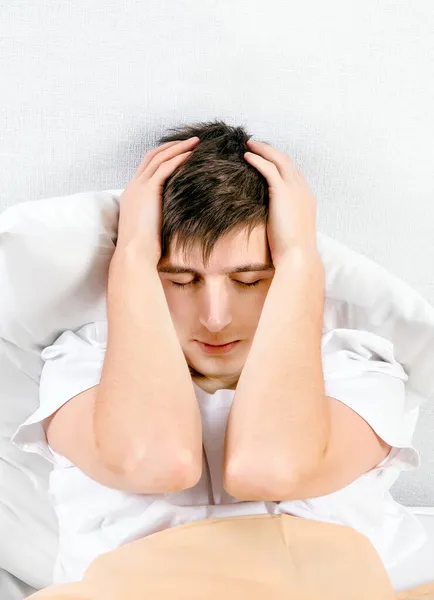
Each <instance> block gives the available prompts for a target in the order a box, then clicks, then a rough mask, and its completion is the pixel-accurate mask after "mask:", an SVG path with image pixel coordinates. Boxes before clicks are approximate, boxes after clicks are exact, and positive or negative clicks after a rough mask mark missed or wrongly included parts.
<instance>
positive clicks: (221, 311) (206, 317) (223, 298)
mask: <svg viewBox="0 0 434 600" xmlns="http://www.w3.org/2000/svg"><path fill="white" fill-rule="evenodd" d="M203 293H204V296H203V301H202V306H201V309H200V322H201V324H202V325H203V326H204V327H206V328H207V329H208V331H211V332H217V331H220V330H221V329H224V328H225V327H226V326H227V325H229V323H230V322H231V321H232V315H231V310H230V297H229V293H228V291H227V290H226V289H225V287H224V286H223V285H220V286H219V285H218V284H216V285H214V286H213V285H210V286H209V288H208V290H204V292H203Z"/></svg>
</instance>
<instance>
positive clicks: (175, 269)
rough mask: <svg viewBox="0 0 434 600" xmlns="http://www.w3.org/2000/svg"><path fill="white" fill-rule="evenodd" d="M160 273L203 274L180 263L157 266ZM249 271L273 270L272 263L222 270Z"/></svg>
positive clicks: (251, 264)
mask: <svg viewBox="0 0 434 600" xmlns="http://www.w3.org/2000/svg"><path fill="white" fill-rule="evenodd" d="M158 271H159V272H160V273H171V274H173V275H180V274H182V273H188V274H193V275H203V273H201V272H200V271H195V270H194V269H192V268H191V267H183V266H181V265H168V266H167V267H158ZM249 271H274V267H273V265H265V264H263V263H250V264H248V265H240V266H238V267H232V268H231V269H229V270H227V271H223V272H224V273H225V274H228V273H245V272H249Z"/></svg>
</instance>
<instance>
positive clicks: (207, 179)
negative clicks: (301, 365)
mask: <svg viewBox="0 0 434 600" xmlns="http://www.w3.org/2000/svg"><path fill="white" fill-rule="evenodd" d="M171 131H173V132H174V133H173V134H170V135H165V136H163V137H161V138H160V139H159V140H158V143H159V144H163V143H165V142H169V141H172V140H183V139H188V138H190V137H192V136H195V135H197V136H199V138H200V140H201V141H200V142H199V144H198V146H197V147H196V148H195V149H194V150H193V153H192V154H191V156H190V157H189V159H188V160H187V161H185V162H184V163H183V164H182V165H181V166H180V167H178V169H177V170H176V171H175V172H174V173H173V174H172V175H171V176H170V177H169V178H168V179H167V181H166V182H165V185H164V188H163V207H162V208H163V210H162V233H161V248H162V255H161V259H160V262H159V265H158V269H159V273H160V278H161V281H162V283H163V288H164V291H165V295H166V299H167V303H168V306H169V310H170V313H171V316H172V320H173V323H174V326H175V329H176V332H177V335H178V338H179V341H180V343H181V346H182V349H183V352H184V356H185V358H186V360H187V364H188V366H189V369H190V373H191V375H192V378H193V380H194V381H195V383H197V385H199V386H200V387H201V388H202V389H204V390H206V391H208V392H209V393H213V392H215V391H216V390H218V389H222V388H225V389H235V387H236V384H237V382H238V378H239V376H240V374H241V371H242V368H243V366H244V363H245V361H246V358H247V355H248V351H249V349H250V346H251V344H252V341H253V336H254V333H255V331H256V328H257V325H258V322H259V318H260V315H261V311H262V308H263V304H264V301H265V297H266V295H267V292H268V289H269V287H270V284H271V280H272V278H273V275H274V268H273V264H272V262H271V255H270V249H269V246H268V240H267V235H266V223H267V217H268V202H269V196H268V183H267V181H266V179H265V178H264V177H263V176H262V175H261V174H260V173H259V172H258V171H257V170H256V169H255V168H254V167H252V166H251V165H249V164H248V163H247V161H246V160H245V159H244V157H243V154H244V152H247V151H248V150H249V149H248V148H247V146H246V140H248V139H249V137H250V136H249V135H248V134H247V133H246V132H245V130H244V129H243V128H242V127H231V126H228V125H226V124H225V123H224V122H222V121H215V122H211V123H202V124H194V125H187V126H183V127H179V128H176V129H174V130H171ZM252 264H256V265H258V264H259V265H262V266H268V267H269V269H268V270H260V269H259V267H258V266H256V267H255V266H253V267H250V269H251V270H249V271H243V272H237V271H236V269H237V268H238V267H245V266H246V265H252ZM168 266H169V267H174V266H175V267H185V268H190V269H191V270H192V271H194V273H174V272H163V268H167V267H168ZM257 281H258V282H259V283H258V284H257V285H252V286H250V287H248V286H247V284H249V283H255V282H257ZM187 283H190V285H187V286H186V287H181V286H180V285H176V284H187ZM243 283H244V284H245V285H244V286H243V285H242V284H243ZM197 340H199V341H202V342H208V343H209V344H214V345H217V344H224V343H226V342H231V341H233V340H239V341H238V343H237V344H235V346H234V347H233V349H232V350H231V351H230V352H229V353H227V354H208V353H206V352H205V351H204V350H203V349H202V347H201V346H200V344H199V343H198V341H197Z"/></svg>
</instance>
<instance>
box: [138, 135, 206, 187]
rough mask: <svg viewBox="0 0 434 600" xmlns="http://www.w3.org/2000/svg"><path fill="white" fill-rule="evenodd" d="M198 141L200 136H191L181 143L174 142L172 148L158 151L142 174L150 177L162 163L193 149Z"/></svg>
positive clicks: (147, 177)
mask: <svg viewBox="0 0 434 600" xmlns="http://www.w3.org/2000/svg"><path fill="white" fill-rule="evenodd" d="M198 142H199V138H197V137H194V138H189V139H188V140H183V141H182V142H180V143H179V144H174V145H173V146H171V147H170V148H166V149H164V150H162V151H161V152H157V153H156V154H154V156H153V157H152V158H151V160H150V161H149V163H148V165H147V166H146V167H145V169H144V171H143V172H142V173H141V176H142V177H145V178H146V179H150V178H151V177H152V176H153V175H154V174H155V172H156V170H157V169H158V167H159V166H160V165H161V164H162V163H164V162H166V161H168V160H171V159H172V158H174V157H175V156H178V155H179V154H180V153H181V152H186V151H188V150H191V149H192V148H194V146H196V145H197V144H198Z"/></svg>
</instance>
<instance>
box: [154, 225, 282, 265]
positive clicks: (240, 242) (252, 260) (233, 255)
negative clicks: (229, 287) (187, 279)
mask: <svg viewBox="0 0 434 600" xmlns="http://www.w3.org/2000/svg"><path fill="white" fill-rule="evenodd" d="M171 246H172V247H171V249H170V252H169V254H168V256H167V257H165V258H164V259H162V260H161V261H160V263H159V264H158V270H159V271H160V272H163V273H164V272H165V273H195V274H197V275H205V274H217V273H220V274H222V273H224V274H228V273H237V272H238V273H239V272H243V271H271V270H274V267H273V264H272V260H271V255H270V252H269V247H268V240H267V235H266V229H265V226H258V227H256V228H255V229H253V230H252V232H251V234H250V236H248V231H247V230H243V231H240V232H236V233H230V234H227V235H225V236H224V237H222V238H220V239H219V240H218V241H217V242H216V244H215V246H214V247H213V250H212V253H211V256H210V259H209V263H208V265H207V267H206V268H205V266H204V264H203V261H202V248H201V247H200V245H197V246H195V247H193V248H192V250H191V252H189V254H188V256H187V257H184V254H183V252H182V251H181V250H180V249H179V248H177V246H176V242H175V243H174V244H171Z"/></svg>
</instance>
